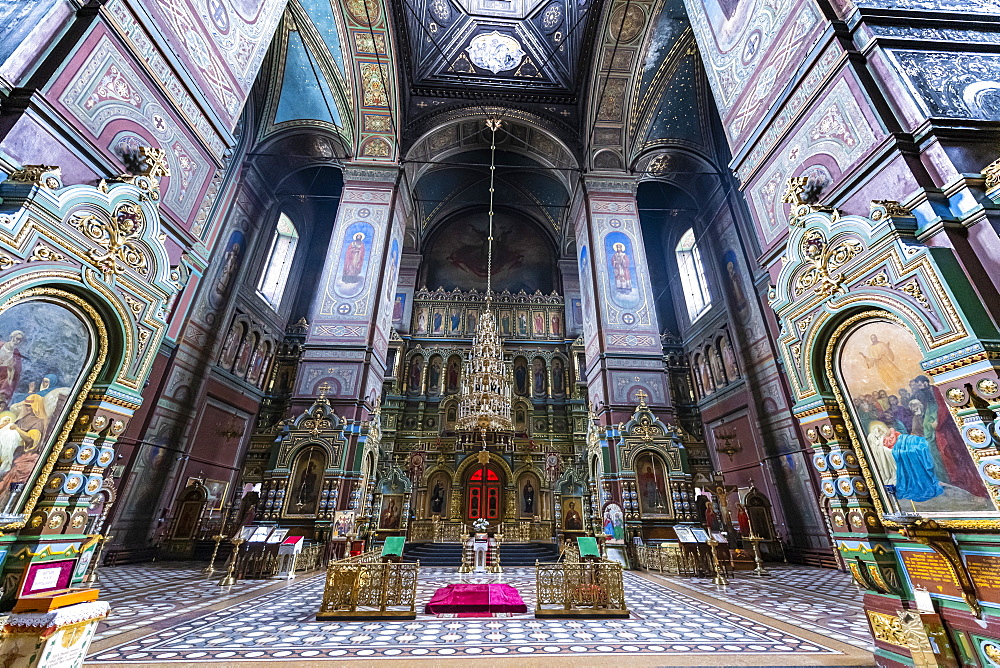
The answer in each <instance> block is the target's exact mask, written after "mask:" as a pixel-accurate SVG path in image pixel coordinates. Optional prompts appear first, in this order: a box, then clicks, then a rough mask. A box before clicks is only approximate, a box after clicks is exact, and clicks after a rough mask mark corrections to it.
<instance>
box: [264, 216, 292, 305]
mask: <svg viewBox="0 0 1000 668" xmlns="http://www.w3.org/2000/svg"><path fill="white" fill-rule="evenodd" d="M298 244H299V233H298V230H296V229H295V225H293V224H292V221H291V220H290V219H289V218H288V216H286V215H285V214H281V217H280V218H278V226H277V228H276V229H275V230H274V238H273V239H272V240H271V251H270V253H268V259H267V268H266V269H265V270H264V274H263V275H262V276H261V277H260V283H259V284H258V285H257V294H259V295H260V296H261V297H263V298H264V299H266V300H267V303H268V304H270V305H271V308H273V309H275V310H277V309H278V306H279V305H280V304H281V296H282V294H283V293H284V292H285V283H287V282H288V272H289V270H291V268H292V258H294V257H295V247H296V246H298Z"/></svg>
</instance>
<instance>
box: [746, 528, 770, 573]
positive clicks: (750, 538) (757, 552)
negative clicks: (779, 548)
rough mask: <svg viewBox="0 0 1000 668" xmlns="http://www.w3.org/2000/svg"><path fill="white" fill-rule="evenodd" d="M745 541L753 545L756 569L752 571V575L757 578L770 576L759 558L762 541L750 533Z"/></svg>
mask: <svg viewBox="0 0 1000 668" xmlns="http://www.w3.org/2000/svg"><path fill="white" fill-rule="evenodd" d="M747 540H748V541H750V543H751V544H752V545H753V561H754V563H755V564H756V565H757V568H755V569H753V574H754V575H756V576H757V577H764V576H765V575H770V573H769V572H768V571H767V569H765V568H764V560H763V559H761V558H760V543H761V541H762V540H764V539H763V538H761V537H760V536H758V535H757V534H755V533H751V534H750V535H749V536H747Z"/></svg>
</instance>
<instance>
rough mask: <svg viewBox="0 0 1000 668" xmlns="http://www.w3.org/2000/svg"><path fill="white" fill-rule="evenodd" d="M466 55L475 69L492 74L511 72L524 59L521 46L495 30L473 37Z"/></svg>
mask: <svg viewBox="0 0 1000 668" xmlns="http://www.w3.org/2000/svg"><path fill="white" fill-rule="evenodd" d="M468 54H469V60H471V61H472V63H473V64H474V65H475V66H476V67H481V68H482V69H484V70H489V71H491V72H493V74H499V73H500V72H506V71H507V70H512V69H514V68H515V67H517V66H518V65H519V64H520V62H521V61H522V60H523V59H524V50H523V49H522V48H521V44H520V43H519V42H518V41H517V40H516V39H514V38H513V37H511V36H510V35H504V34H503V33H501V32H499V31H496V30H494V31H493V32H488V33H482V34H480V35H476V36H475V37H473V38H472V41H471V42H469V49H468Z"/></svg>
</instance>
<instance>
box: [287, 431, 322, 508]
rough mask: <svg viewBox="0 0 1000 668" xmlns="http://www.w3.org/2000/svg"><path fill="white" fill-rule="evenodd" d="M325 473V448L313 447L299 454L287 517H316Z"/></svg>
mask: <svg viewBox="0 0 1000 668" xmlns="http://www.w3.org/2000/svg"><path fill="white" fill-rule="evenodd" d="M325 472H326V453H325V452H324V451H323V448H320V447H318V446H313V447H310V448H306V449H305V450H303V451H302V452H300V453H299V454H298V456H297V457H296V458H295V463H294V465H293V466H292V475H291V477H290V478H289V488H288V495H287V497H286V499H287V500H286V501H285V515H288V516H292V515H294V516H298V517H312V516H315V515H316V510H317V508H318V507H319V499H320V489H321V488H322V486H323V474H324V473H325Z"/></svg>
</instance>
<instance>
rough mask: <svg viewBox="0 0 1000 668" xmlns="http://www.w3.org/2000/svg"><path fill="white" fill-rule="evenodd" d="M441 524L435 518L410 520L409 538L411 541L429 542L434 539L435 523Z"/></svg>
mask: <svg viewBox="0 0 1000 668" xmlns="http://www.w3.org/2000/svg"><path fill="white" fill-rule="evenodd" d="M435 524H439V522H435V521H434V520H413V521H412V522H410V535H409V538H408V540H409V541H410V542H411V543H427V542H430V541H432V540H434V525H435Z"/></svg>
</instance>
